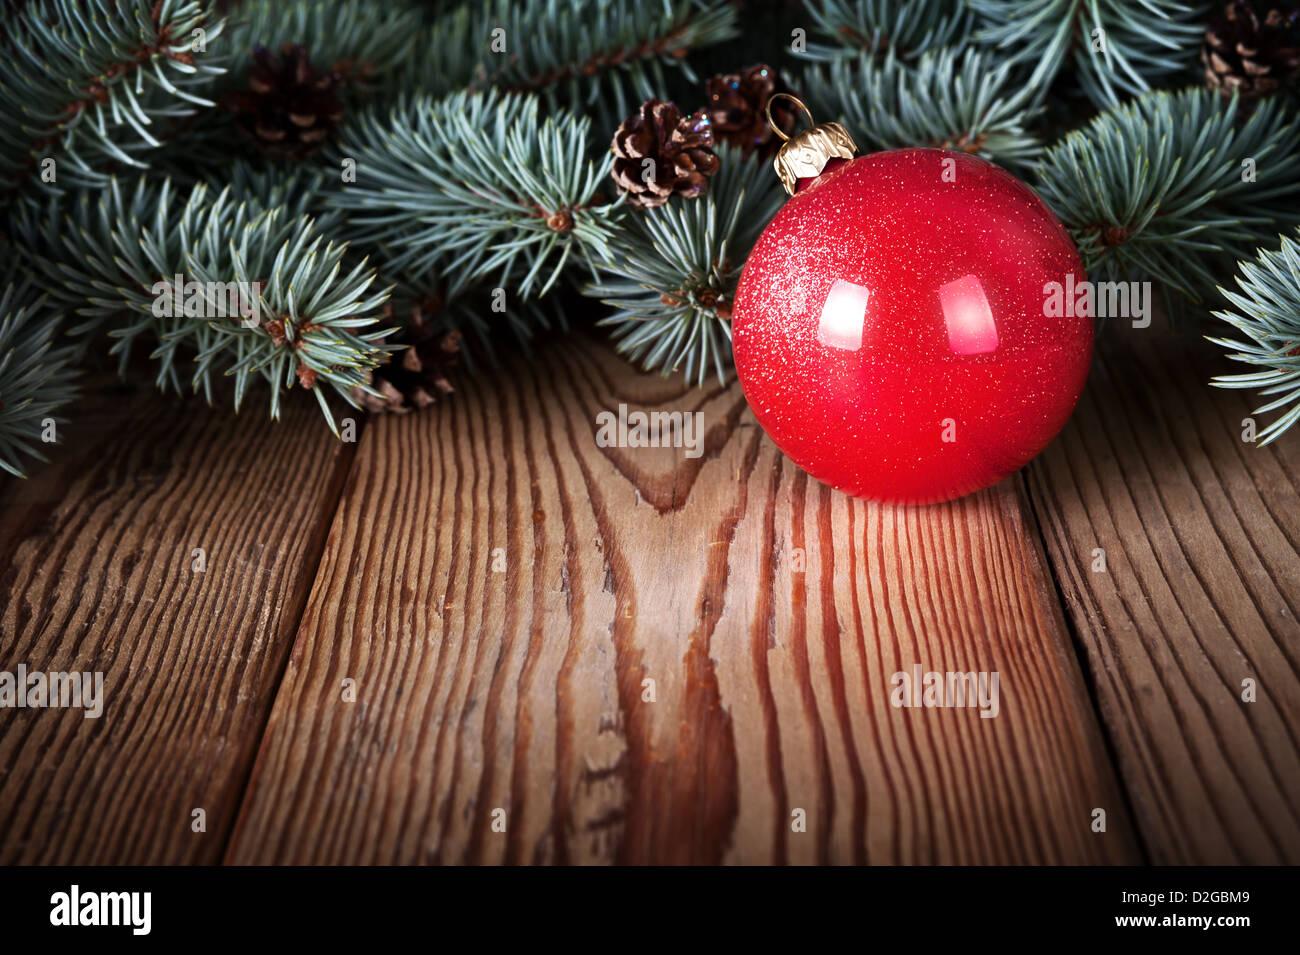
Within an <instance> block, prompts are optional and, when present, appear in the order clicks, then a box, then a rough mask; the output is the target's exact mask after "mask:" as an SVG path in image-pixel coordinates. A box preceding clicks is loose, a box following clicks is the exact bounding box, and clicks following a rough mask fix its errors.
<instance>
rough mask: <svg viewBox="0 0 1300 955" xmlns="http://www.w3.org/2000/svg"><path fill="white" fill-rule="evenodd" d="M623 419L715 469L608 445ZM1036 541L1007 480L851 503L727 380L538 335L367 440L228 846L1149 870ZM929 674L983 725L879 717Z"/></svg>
mask: <svg viewBox="0 0 1300 955" xmlns="http://www.w3.org/2000/svg"><path fill="white" fill-rule="evenodd" d="M620 402H624V403H627V404H628V405H630V406H631V407H632V408H633V409H634V410H635V409H636V408H644V409H660V410H673V409H676V410H690V411H700V412H702V413H703V414H704V422H705V426H706V430H707V438H706V441H705V453H704V454H703V456H702V457H699V458H695V459H692V458H689V457H687V456H686V455H685V454H684V452H683V450H682V449H680V448H677V449H675V448H652V449H642V448H601V447H598V446H597V444H596V442H595V439H594V433H595V431H596V414H597V413H598V412H599V411H602V410H617V408H618V405H619V403H620ZM1035 535H1036V531H1035V529H1034V527H1033V521H1032V516H1030V515H1029V510H1028V504H1027V500H1026V499H1025V497H1024V494H1023V491H1022V485H1021V484H1020V483H1019V482H1018V481H1017V480H1014V479H1013V480H1012V481H1009V482H1006V483H1004V484H1003V485H1001V486H999V487H997V488H994V489H991V490H989V491H986V492H984V493H982V494H979V495H977V496H975V497H972V498H969V499H967V500H965V501H961V502H957V503H954V504H951V505H946V506H940V507H933V508H921V509H918V508H892V507H878V506H873V505H867V504H864V503H862V502H857V501H853V500H850V499H847V498H845V497H844V496H842V495H840V494H838V493H834V492H832V491H830V490H829V489H827V488H825V487H823V486H821V485H819V484H817V483H816V482H814V481H812V480H810V479H808V478H807V477H806V476H804V475H803V474H802V473H801V472H799V471H798V470H797V469H796V468H794V467H793V466H792V465H791V464H790V463H789V462H788V461H786V460H785V459H784V458H783V457H782V456H781V455H780V454H779V452H777V451H776V449H775V448H774V446H773V445H772V444H771V443H770V441H768V440H767V439H766V438H765V436H763V434H762V432H761V431H760V429H759V428H758V427H756V425H755V423H754V421H753V418H752V416H751V415H750V414H749V412H748V411H747V410H746V406H745V403H744V400H743V397H742V395H741V394H740V391H739V390H738V388H736V387H734V386H733V387H730V388H726V389H722V388H720V387H718V386H713V387H706V388H703V389H698V390H690V389H685V388H684V387H683V386H682V385H681V383H680V382H679V381H675V380H674V381H665V380H663V379H660V378H657V377H649V376H639V375H635V374H633V373H632V372H630V371H629V370H628V368H627V366H626V365H625V364H624V363H622V362H621V360H619V359H618V358H616V357H614V356H613V355H612V354H611V353H610V352H609V351H608V350H607V349H606V348H605V347H604V346H601V345H597V344H595V343H592V342H585V341H581V340H580V341H579V342H577V343H567V344H566V346H565V347H564V348H552V349H550V350H549V351H548V352H546V353H545V354H543V355H541V356H539V357H537V358H536V359H535V361H534V362H532V363H529V364H523V363H517V364H514V365H513V366H512V367H509V368H507V369H505V370H504V372H503V373H502V374H501V375H500V376H499V377H497V378H495V379H492V378H482V379H479V380H478V381H477V382H471V383H467V384H465V385H464V386H463V388H462V390H461V391H460V392H459V393H458V394H457V395H456V396H455V397H454V399H453V400H451V401H449V402H446V403H444V404H442V405H440V406H439V407H438V408H436V409H433V410H431V411H429V412H427V413H423V414H420V415H416V416H411V417H406V418H391V417H390V418H386V419H382V420H378V421H375V422H372V423H371V425H370V426H368V428H367V430H366V432H365V434H364V436H363V439H362V442H361V445H360V447H359V449H358V453H357V457H356V459H355V461H354V465H353V469H352V472H351V474H350V476H349V480H348V483H347V486H346V488H345V490H344V494H343V497H342V501H341V504H340V507H339V510H338V513H337V515H336V517H335V519H334V522H333V526H332V528H331V529H330V532H329V538H328V541H327V543H326V547H325V553H324V556H323V558H322V561H321V567H320V572H319V575H318V577H317V579H316V582H315V584H314V586H313V588H312V592H311V595H310V597H309V598H308V600H307V604H306V609H305V612H304V614H303V618H302V622H301V625H300V627H299V629H298V632H297V635H296V637H295V639H294V644H293V651H292V654H291V657H290V660H289V663H288V666H287V669H286V671H285V677H284V680H283V682H282V684H281V686H280V689H279V692H278V695H277V697H276V700H275V705H274V708H273V710H272V713H271V717H270V720H269V723H268V725H267V732H266V736H265V739H264V742H263V744H262V747H261V750H260V752H259V754H258V757H257V761H256V764H255V767H254V770H253V774H252V776H251V779H250V781H249V787H248V792H247V797H246V801H245V803H244V806H243V808H242V810H241V812H240V815H239V819H238V822H237V824H236V827H235V831H234V833H233V835H232V839H231V843H230V848H229V852H228V853H227V856H226V859H227V861H229V862H232V863H454V862H494V863H495V862H506V863H515V862H524V863H534V862H539V863H540V862H557V863H596V862H649V863H687V862H710V863H713V862H733V863H761V862H781V863H786V862H788V863H812V862H827V863H854V862H871V863H886V862H909V863H911V862H915V863H929V862H943V863H947V862H989V863H1021V862H1059V863H1066V862H1099V863H1100V862H1131V861H1135V860H1137V859H1138V858H1139V857H1138V854H1137V852H1136V849H1135V844H1134V841H1133V839H1132V836H1131V832H1130V829H1129V826H1128V822H1127V817H1126V810H1125V807H1124V804H1123V800H1122V796H1121V795H1120V793H1119V790H1118V786H1117V784H1116V781H1115V779H1114V776H1113V772H1112V769H1111V767H1110V764H1109V762H1108V758H1107V755H1106V753H1105V750H1104V745H1103V741H1102V738H1101V734H1100V731H1099V728H1098V726H1097V724H1096V722H1095V716H1094V714H1093V712H1092V710H1091V708H1090V704H1089V701H1088V698H1087V694H1086V687H1085V686H1084V683H1083V680H1082V676H1081V673H1080V671H1079V668H1078V664H1077V661H1076V659H1075V656H1074V653H1073V651H1072V648H1071V646H1070V643H1069V637H1068V632H1067V630H1066V627H1065V622H1064V620H1063V618H1062V616H1061V613H1060V608H1059V604H1058V602H1057V597H1056V595H1055V593H1054V591H1053V589H1052V585H1051V583H1050V580H1049V579H1048V578H1047V577H1046V574H1045V559H1044V558H1043V556H1042V554H1041V551H1040V550H1039V545H1038V542H1037V538H1036V536H1035ZM498 549H499V551H498ZM495 558H503V559H504V563H505V566H504V569H503V570H502V571H501V572H494V570H493V563H494V559H495ZM801 564H802V566H803V569H802V570H801V569H800V566H801ZM913 663H920V664H922V665H923V666H924V667H925V669H927V670H938V671H948V670H956V671H980V670H986V671H998V672H999V674H1000V680H1001V701H1000V702H1001V712H1000V715H999V716H998V717H997V718H993V719H981V718H979V716H978V714H977V711H976V710H975V709H957V708H950V709H899V708H894V707H892V706H891V705H890V703H889V697H890V690H891V685H890V677H891V675H892V674H893V673H895V672H897V671H910V668H911V666H912V664H913ZM647 679H650V680H653V681H654V701H653V702H648V701H646V696H645V694H646V690H645V687H646V684H645V683H644V681H645V680H647ZM346 681H355V682H354V685H355V694H356V697H355V702H349V701H348V699H347V698H346V697H347V693H348V687H349V686H351V685H353V684H351V683H348V682H346ZM1094 808H1104V809H1106V810H1107V813H1108V822H1109V824H1108V829H1107V831H1106V832H1105V833H1096V832H1093V831H1091V829H1090V823H1091V821H1092V817H1091V813H1092V810H1093V809H1094ZM498 809H500V810H504V813H505V815H504V819H505V831H495V830H494V828H493V820H494V812H495V810H498ZM796 810H803V811H804V812H805V813H806V820H807V822H806V831H803V832H800V831H794V829H793V827H792V813H794V812H795V811H796Z"/></svg>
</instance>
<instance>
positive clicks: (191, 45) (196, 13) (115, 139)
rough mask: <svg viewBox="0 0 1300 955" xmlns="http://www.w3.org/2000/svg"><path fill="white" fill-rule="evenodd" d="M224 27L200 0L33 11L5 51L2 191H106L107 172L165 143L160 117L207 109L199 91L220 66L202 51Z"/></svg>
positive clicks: (103, 0) (49, 4)
mask: <svg viewBox="0 0 1300 955" xmlns="http://www.w3.org/2000/svg"><path fill="white" fill-rule="evenodd" d="M222 26H223V22H222V20H221V19H220V18H219V17H217V16H216V15H215V14H214V13H213V11H212V5H211V4H210V3H201V2H197V0H120V2H109V0H32V2H30V3H28V4H27V5H26V6H25V7H24V8H23V9H22V10H20V11H19V12H18V13H17V15H16V16H14V17H12V19H10V20H9V22H8V23H7V30H6V35H5V39H4V43H3V47H2V49H0V130H2V131H3V132H2V133H0V176H3V178H4V180H5V181H6V182H7V183H8V184H9V190H12V189H14V188H15V187H22V186H25V185H27V184H29V183H31V184H34V185H35V186H36V187H38V188H40V189H42V190H44V191H46V192H57V191H59V190H61V189H63V188H66V187H79V186H85V185H103V184H104V182H105V181H106V178H107V176H106V173H105V172H104V169H105V167H107V166H109V165H113V164H121V165H126V166H136V167H141V166H143V165H144V162H143V160H142V159H141V158H140V157H141V155H142V154H144V153H146V152H148V151H149V150H152V149H156V148H157V147H159V146H160V145H161V144H162V142H163V140H162V138H160V137H161V135H162V132H161V130H160V127H161V126H162V125H164V124H163V123H162V121H163V120H178V119H180V118H183V117H187V116H190V115H191V114H193V113H194V112H195V111H196V110H197V109H198V108H200V107H209V106H212V105H213V101H212V100H211V99H208V98H206V93H207V92H208V91H209V89H210V88H211V86H212V83H213V80H214V78H215V77H216V76H217V75H219V74H220V73H222V72H223V69H222V67H221V65H220V58H219V56H217V55H215V54H213V53H211V52H205V51H211V50H212V45H213V44H215V43H216V42H217V40H218V38H219V36H220V34H221V30H222ZM47 159H54V160H55V163H54V165H53V166H52V167H47V166H45V164H44V161H45V160H47ZM50 169H52V171H53V177H51V176H50V175H48V174H47V170H50ZM6 191H8V190H6Z"/></svg>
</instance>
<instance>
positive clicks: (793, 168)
mask: <svg viewBox="0 0 1300 955" xmlns="http://www.w3.org/2000/svg"><path fill="white" fill-rule="evenodd" d="M777 99H788V100H789V101H790V102H792V103H794V104H795V105H796V106H798V107H799V108H800V109H801V110H803V113H804V115H805V116H807V117H808V122H809V123H813V115H812V112H811V111H810V110H809V109H808V107H807V106H805V105H804V103H803V101H802V100H801V99H799V98H798V97H797V96H791V95H790V94H789V93H773V94H772V95H771V96H769V97H768V98H767V108H766V109H765V112H766V114H767V122H768V125H769V126H771V127H772V130H773V131H774V132H775V133H776V134H777V135H778V136H780V137H781V138H782V139H784V140H785V144H784V145H783V146H782V147H781V148H780V150H779V151H778V152H777V154H776V158H775V159H773V160H772V165H773V166H774V167H776V174H777V176H778V177H779V178H780V180H781V185H783V186H785V191H786V192H787V193H789V194H790V195H792V196H793V195H794V190H795V188H796V186H797V185H798V183H799V180H800V179H813V178H816V177H817V176H820V175H821V174H822V170H824V169H825V168H826V164H827V163H828V162H830V161H831V160H832V159H852V158H853V157H854V156H856V155H857V154H858V147H857V146H856V145H854V143H853V137H852V136H850V135H849V131H848V130H847V129H845V128H844V127H843V126H841V125H840V124H839V123H813V125H812V126H810V127H809V128H808V129H805V130H804V131H803V132H802V133H795V134H794V135H793V136H787V135H786V134H785V132H784V131H783V130H782V129H781V127H780V126H778V125H777V124H776V123H775V122H774V121H773V119H772V101H773V100H777Z"/></svg>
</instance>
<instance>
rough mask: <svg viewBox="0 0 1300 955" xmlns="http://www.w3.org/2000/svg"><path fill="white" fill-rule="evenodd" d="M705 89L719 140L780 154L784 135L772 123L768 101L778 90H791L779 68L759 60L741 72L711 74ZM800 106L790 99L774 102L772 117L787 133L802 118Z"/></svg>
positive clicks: (749, 150) (764, 153)
mask: <svg viewBox="0 0 1300 955" xmlns="http://www.w3.org/2000/svg"><path fill="white" fill-rule="evenodd" d="M705 89H706V90H707V91H708V94H709V105H708V112H709V119H710V120H712V122H713V135H714V136H715V137H716V138H717V140H718V141H719V142H725V143H730V144H731V145H732V146H738V147H740V148H741V149H743V150H744V151H745V154H746V155H748V154H749V153H751V152H753V151H754V150H756V149H757V150H758V151H759V152H760V153H761V154H762V155H764V156H769V157H770V156H774V155H775V154H776V151H777V150H778V149H779V148H781V139H780V137H778V136H777V135H776V133H774V132H772V127H771V126H769V125H768V122H767V115H766V113H765V110H766V107H767V101H768V99H769V98H770V97H771V96H773V95H774V94H776V93H790V92H791V91H790V87H788V86H786V85H785V83H783V82H782V81H781V77H780V76H779V75H778V74H777V72H776V70H774V69H772V68H771V67H770V66H768V65H767V64H766V63H757V64H755V65H754V66H751V67H747V68H746V69H743V70H741V71H740V72H739V73H725V74H723V75H721V76H714V77H711V78H710V79H709V81H708V83H707V84H706V87H705ZM796 110H797V107H796V106H795V105H794V104H793V103H791V102H790V101H789V100H788V99H779V100H777V101H776V102H775V103H773V104H772V119H773V120H774V121H775V122H776V124H777V125H778V126H780V127H781V131H782V132H783V133H786V134H787V135H789V133H790V132H791V131H792V130H793V129H794V124H795V121H796V120H797V119H798V115H797V113H796Z"/></svg>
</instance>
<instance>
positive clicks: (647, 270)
mask: <svg viewBox="0 0 1300 955" xmlns="http://www.w3.org/2000/svg"><path fill="white" fill-rule="evenodd" d="M718 156H719V158H720V159H721V168H720V169H719V171H718V173H717V174H716V175H715V176H714V177H713V178H712V179H711V180H710V183H709V189H708V191H707V192H706V193H705V194H704V195H703V196H702V197H700V198H697V199H685V198H682V197H681V196H674V197H673V198H671V199H670V200H669V201H668V203H667V204H665V205H663V206H660V207H659V208H656V209H650V210H648V211H646V212H645V213H643V214H637V215H629V216H628V217H627V218H626V219H625V220H624V225H623V228H622V229H620V230H619V232H618V233H617V234H616V235H615V237H614V239H613V241H612V243H611V247H610V257H609V260H608V261H607V262H604V263H601V265H600V266H599V268H598V272H597V279H596V281H594V282H592V283H591V284H590V285H589V286H588V287H587V288H586V289H585V292H586V294H588V295H591V296H593V297H596V298H599V299H601V300H602V301H603V302H605V303H606V304H607V305H610V306H613V307H614V309H616V311H615V312H614V314H612V315H610V316H609V317H607V318H605V319H602V321H601V324H602V325H608V326H611V327H612V328H613V336H614V339H615V341H616V342H617V343H618V349H619V351H621V352H624V353H625V354H627V355H628V356H629V357H630V358H632V359H633V360H634V361H639V362H641V363H642V364H643V365H644V366H645V367H646V368H649V369H658V370H661V371H663V372H665V373H667V372H671V371H676V370H679V369H680V370H682V371H684V372H685V374H686V378H687V379H688V380H689V381H693V382H696V383H699V382H702V381H703V380H704V378H705V376H706V375H708V374H709V373H710V372H711V371H712V372H713V373H714V374H716V375H717V376H718V379H719V380H724V379H725V378H726V376H727V374H728V371H729V369H730V367H731V306H732V302H733V301H734V298H735V293H736V283H737V282H738V281H739V279H740V272H741V269H742V268H743V267H744V264H745V259H746V258H747V257H748V255H749V250H750V249H751V248H752V247H753V245H754V242H755V241H756V240H757V239H758V236H759V234H760V233H761V232H762V231H763V229H764V228H765V227H766V226H767V223H768V221H769V220H770V219H771V218H772V216H773V215H774V214H775V213H776V210H777V209H778V208H780V206H781V203H782V201H783V199H784V193H783V192H782V191H781V187H780V181H779V180H778V179H777V177H776V176H775V175H774V174H773V173H772V169H771V166H770V164H769V163H767V162H765V161H763V160H762V159H760V158H759V157H757V156H750V157H749V158H747V159H742V158H741V155H740V153H739V152H738V151H737V150H735V149H732V148H730V147H727V146H723V147H721V148H720V149H719V150H718Z"/></svg>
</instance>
